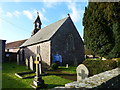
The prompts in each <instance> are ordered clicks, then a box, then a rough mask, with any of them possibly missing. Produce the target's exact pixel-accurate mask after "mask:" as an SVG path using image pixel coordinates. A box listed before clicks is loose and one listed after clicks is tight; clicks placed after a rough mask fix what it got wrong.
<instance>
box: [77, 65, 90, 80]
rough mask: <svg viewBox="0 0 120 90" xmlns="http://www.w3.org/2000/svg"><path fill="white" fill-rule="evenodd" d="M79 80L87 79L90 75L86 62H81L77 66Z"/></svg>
mask: <svg viewBox="0 0 120 90" xmlns="http://www.w3.org/2000/svg"><path fill="white" fill-rule="evenodd" d="M76 71H77V81H80V80H82V79H85V78H87V77H88V74H89V71H88V69H87V67H86V66H85V65H84V64H80V65H79V66H78V67H77V68H76Z"/></svg>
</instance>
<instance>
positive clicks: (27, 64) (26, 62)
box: [25, 58, 29, 68]
mask: <svg viewBox="0 0 120 90" xmlns="http://www.w3.org/2000/svg"><path fill="white" fill-rule="evenodd" d="M25 64H26V66H27V68H28V67H29V60H28V59H27V58H26V60H25Z"/></svg>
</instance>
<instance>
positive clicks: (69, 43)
mask: <svg viewBox="0 0 120 90" xmlns="http://www.w3.org/2000/svg"><path fill="white" fill-rule="evenodd" d="M66 44H67V51H73V50H74V49H75V45H74V36H73V35H72V34H69V35H68V37H67V40H66Z"/></svg>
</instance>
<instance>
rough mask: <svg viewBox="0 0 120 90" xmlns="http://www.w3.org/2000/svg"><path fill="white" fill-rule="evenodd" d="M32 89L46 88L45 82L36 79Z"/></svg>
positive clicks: (39, 78)
mask: <svg viewBox="0 0 120 90" xmlns="http://www.w3.org/2000/svg"><path fill="white" fill-rule="evenodd" d="M32 87H33V88H35V89H40V88H45V87H46V85H45V83H44V80H42V79H41V77H35V78H34V80H33V84H32Z"/></svg>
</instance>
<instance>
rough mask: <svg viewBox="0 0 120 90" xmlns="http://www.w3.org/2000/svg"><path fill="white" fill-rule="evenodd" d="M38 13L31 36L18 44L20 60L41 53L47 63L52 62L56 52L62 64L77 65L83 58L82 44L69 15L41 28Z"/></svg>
mask: <svg viewBox="0 0 120 90" xmlns="http://www.w3.org/2000/svg"><path fill="white" fill-rule="evenodd" d="M41 25H42V23H41V20H40V17H39V14H38V15H37V18H36V20H35V21H34V30H33V32H32V35H31V37H30V38H29V39H28V40H26V41H25V42H24V43H23V44H22V45H21V46H20V60H21V61H22V62H23V61H25V60H26V59H28V60H29V59H30V57H31V56H32V57H33V60H35V57H36V55H37V54H40V55H41V58H42V61H43V62H44V63H46V64H47V65H49V66H50V65H51V64H52V63H53V56H54V55H55V54H56V53H58V54H60V55H61V56H62V65H66V64H68V65H75V66H76V65H78V64H80V63H82V62H83V60H84V44H83V41H82V39H81V37H80V35H79V33H78V31H77V29H76V27H75V25H74V23H73V21H72V19H71V17H70V15H69V14H68V16H67V17H66V18H63V19H61V20H59V21H57V22H55V23H52V24H50V25H48V26H46V27H44V28H41Z"/></svg>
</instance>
